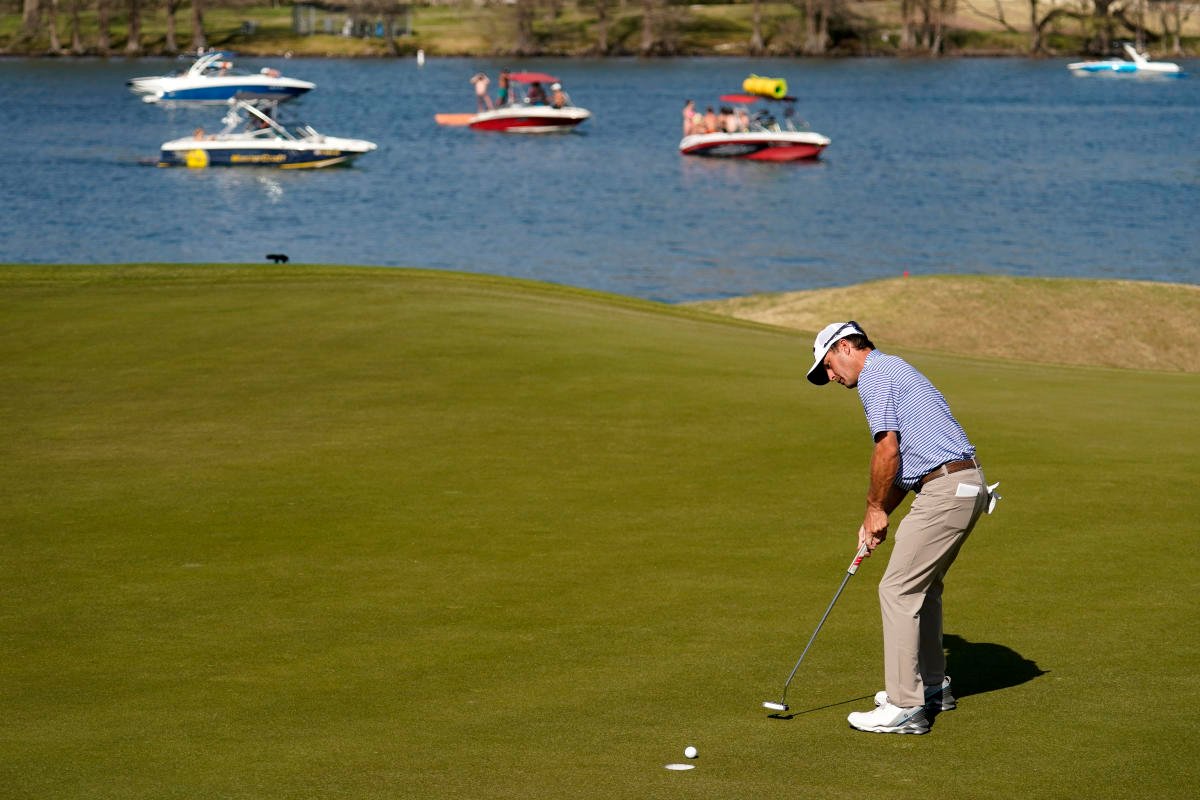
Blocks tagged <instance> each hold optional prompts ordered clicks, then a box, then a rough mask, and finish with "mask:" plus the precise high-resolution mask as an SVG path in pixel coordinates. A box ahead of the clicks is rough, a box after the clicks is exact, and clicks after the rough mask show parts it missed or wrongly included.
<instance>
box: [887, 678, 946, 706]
mask: <svg viewBox="0 0 1200 800" xmlns="http://www.w3.org/2000/svg"><path fill="white" fill-rule="evenodd" d="M886 702H888V696H887V692H885V691H883V690H882V689H881V690H879V691H878V692H876V693H875V705H877V706H881V705H883V704H884V703H886ZM925 707H926V708H928V709H929V710H930V711H953V710H954V709H956V708H958V703H957V702H955V700H954V694H953V693H952V692H951V691H950V676H949V675H947V676H946V678H945V679H944V680H943V681H942V685H941V686H926V687H925Z"/></svg>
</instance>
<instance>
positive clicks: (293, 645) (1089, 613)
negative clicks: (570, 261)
mask: <svg viewBox="0 0 1200 800" xmlns="http://www.w3.org/2000/svg"><path fill="white" fill-rule="evenodd" d="M879 344H880V345H881V346H884V347H886V345H887V343H886V342H879ZM808 348H809V337H808V336H807V335H800V334H791V333H788V332H786V331H783V330H780V329H769V328H765V327H759V326H754V325H750V324H748V323H739V322H736V321H732V320H723V319H720V318H716V317H709V316H705V315H702V314H700V313H698V312H692V311H688V310H683V309H677V308H671V307H665V306H659V305H655V304H651V303H643V302H639V301H632V300H626V299H621V298H612V297H608V296H604V295H598V294H594V293H590V292H584V291H577V290H571V289H566V288H560V287H552V286H542V285H536V284H530V283H523V282H517V281H509V280H505V279H500V278H488V277H473V276H465V275H454V274H449V273H430V272H417V271H407V270H397V269H352V268H318V267H300V266H292V267H270V266H253V267H252V266H245V267H241V266H195V267H191V266H156V265H133V266H117V267H107V266H82V267H71V266H8V267H0V419H2V420H3V424H4V430H5V436H4V437H3V440H2V441H0V579H2V580H3V585H4V601H3V603H0V641H3V643H4V658H3V659H0V687H3V690H2V691H3V697H2V702H3V708H4V714H3V727H2V731H3V733H2V735H0V781H2V782H3V785H4V786H5V787H6V794H7V795H8V796H12V797H30V798H33V797H36V798H74V797H78V798H96V797H121V798H173V797H178V798H196V797H227V798H261V797H279V798H292V797H296V798H300V797H304V798H311V797H339V798H347V797H350V798H373V797H388V798H395V797H406V798H407V797H412V798H417V797H421V798H479V797H490V798H530V797H573V798H605V799H606V800H609V799H611V798H630V799H631V800H632V799H633V798H638V799H639V800H640V799H642V798H667V797H672V798H674V797H690V798H733V797H780V798H783V797H787V798H792V797H820V798H859V797H868V796H869V797H874V796H886V797H916V796H941V797H974V798H1012V797H1062V798H1068V797H1080V796H1087V797H1099V798H1128V797H1183V796H1190V794H1191V778H1192V776H1193V774H1194V772H1195V768H1194V766H1193V765H1192V763H1191V761H1190V759H1189V755H1190V752H1191V745H1192V743H1194V741H1195V735H1194V733H1193V725H1192V723H1191V720H1190V715H1191V714H1192V713H1193V709H1194V708H1195V705H1196V703H1195V701H1196V699H1197V692H1196V689H1195V688H1194V687H1195V680H1194V675H1193V674H1192V673H1193V672H1194V667H1195V664H1196V663H1197V661H1198V659H1197V655H1198V653H1197V642H1198V641H1200V637H1198V636H1197V633H1198V630H1197V628H1198V625H1197V622H1196V619H1195V615H1194V614H1193V610H1194V605H1195V601H1194V595H1195V589H1196V584H1197V580H1196V577H1195V576H1196V574H1197V568H1198V567H1200V563H1198V561H1200V558H1198V548H1197V545H1196V539H1195V536H1194V532H1193V528H1194V522H1195V520H1196V519H1197V517H1198V516H1200V501H1197V499H1196V493H1195V487H1196V485H1197V483H1198V481H1200V461H1198V460H1197V458H1196V457H1195V453H1196V451H1197V445H1198V444H1200V441H1198V440H1200V436H1198V435H1197V434H1196V432H1195V427H1194V425H1193V424H1192V421H1193V417H1194V414H1195V410H1196V407H1197V400H1198V399H1200V377H1198V376H1195V375H1166V374H1161V373H1148V372H1136V371H1116V370H1105V369H1082V368H1063V367H1039V366H1027V365H1020V364H1014V363H1008V362H998V361H990V360H979V359H964V358H959V357H955V356H951V355H945V354H931V353H925V352H908V351H902V352H904V353H905V354H906V355H909V356H910V357H911V358H912V360H913V361H914V362H915V363H916V364H917V365H918V366H919V367H921V368H922V369H923V370H924V371H926V373H927V374H929V375H930V376H931V377H932V378H933V379H934V381H935V382H936V383H938V385H939V387H940V388H941V389H942V390H943V391H944V392H945V393H946V395H947V396H948V397H949V398H950V401H951V403H952V405H953V407H954V409H955V411H956V412H957V414H958V416H959V418H960V420H961V421H962V422H963V424H964V425H965V426H966V428H967V430H968V431H969V432H970V433H971V434H972V436H973V438H974V439H975V440H976V442H977V444H978V445H979V448H980V454H981V458H982V460H983V462H984V464H985V466H986V469H987V473H988V477H989V478H990V479H991V480H1001V481H1002V482H1003V483H1002V486H1001V493H1002V494H1004V495H1005V497H1006V499H1005V500H1003V501H1002V503H1001V508H1000V510H999V511H998V512H997V514H996V515H995V516H993V517H991V518H988V519H986V520H984V521H983V522H982V523H981V525H980V527H979V529H978V530H977V531H976V533H975V534H973V536H972V538H971V540H970V542H969V543H968V545H967V547H966V548H965V549H964V551H963V554H962V556H961V558H960V560H959V563H958V564H957V565H956V566H955V568H954V570H953V571H952V573H951V575H950V578H949V581H948V586H947V595H946V614H947V633H948V634H949V635H948V637H947V644H948V646H949V657H950V666H951V674H952V675H953V676H954V680H955V686H956V688H957V689H958V694H959V696H960V707H959V709H958V710H957V711H954V712H952V713H947V714H944V715H942V716H941V717H939V719H938V720H937V722H936V724H935V726H934V729H933V732H932V734H931V735H929V736H925V737H882V736H868V735H866V734H861V733H855V732H853V731H851V730H850V729H849V728H848V727H847V726H846V724H845V715H846V713H848V712H849V711H850V710H853V709H855V708H862V707H864V706H865V705H866V704H868V703H869V699H868V698H869V695H870V694H871V693H873V692H874V691H875V690H876V689H878V688H880V687H881V678H880V663H879V661H880V656H879V651H880V643H879V621H878V618H877V610H876V604H875V597H874V583H875V581H876V580H877V578H878V576H879V574H880V572H881V569H882V560H883V559H882V558H877V559H872V560H869V561H868V562H867V563H866V564H865V565H864V567H863V569H862V570H861V571H860V572H859V575H858V577H856V578H855V579H854V580H853V581H851V583H850V585H849V586H848V588H847V590H846V593H845V594H844V595H843V598H842V600H841V601H840V602H839V605H838V607H837V608H836V609H835V610H834V613H833V615H832V616H831V618H830V620H829V622H828V623H827V624H826V626H825V629H824V630H823V632H822V634H821V638H820V639H819V640H818V642H817V644H816V645H815V647H814V649H813V651H812V652H811V653H810V654H809V657H808V660H807V662H806V663H805V665H804V666H803V667H802V668H801V672H800V673H799V674H798V675H797V678H796V682H795V684H794V685H793V689H792V692H791V694H790V696H789V697H790V702H791V704H792V707H793V709H794V710H796V711H798V712H801V713H797V714H796V715H795V716H794V717H793V718H791V719H787V720H780V719H769V718H767V717H766V716H765V712H764V711H763V710H762V709H761V708H759V703H760V702H761V701H763V700H766V699H776V698H777V697H778V692H779V689H780V687H781V684H782V681H783V679H784V678H785V677H786V675H787V672H788V670H789V669H790V668H791V666H792V664H793V662H794V660H795V658H796V657H797V656H798V655H799V649H800V648H801V647H802V646H803V643H804V641H805V640H806V639H807V638H808V635H809V633H810V632H811V630H812V626H813V625H814V624H815V623H816V620H817V618H818V617H819V615H820V612H821V611H822V610H823V609H824V607H825V605H826V603H827V602H828V600H829V598H830V597H831V595H832V592H833V590H834V589H835V588H836V585H837V582H838V581H839V580H840V578H841V574H842V573H841V570H842V569H843V568H844V566H845V564H846V562H847V561H848V560H849V558H850V556H851V554H852V553H853V550H854V540H853V533H854V531H855V530H856V529H857V526H858V523H859V521H860V513H861V508H860V504H861V498H862V494H863V491H864V486H865V484H864V477H865V470H866V462H867V457H868V450H869V437H868V435H867V432H866V428H865V424H864V422H863V420H862V412H861V408H860V406H859V404H858V400H857V397H856V395H855V394H854V393H853V392H848V391H845V390H843V389H841V388H839V387H832V388H826V389H823V390H818V389H815V388H813V387H811V386H809V385H808V384H806V383H805V382H804V380H803V371H804V369H805V368H806V367H807V366H808V362H809V355H808ZM885 550H886V548H885ZM688 744H694V745H696V746H697V747H699V749H700V758H699V759H698V761H697V762H696V763H697V765H698V768H697V769H696V770H694V771H692V772H689V773H680V774H676V773H669V772H667V771H665V770H664V769H663V768H662V766H663V764H665V763H668V762H672V761H682V760H683V758H682V750H683V748H684V746H686V745H688Z"/></svg>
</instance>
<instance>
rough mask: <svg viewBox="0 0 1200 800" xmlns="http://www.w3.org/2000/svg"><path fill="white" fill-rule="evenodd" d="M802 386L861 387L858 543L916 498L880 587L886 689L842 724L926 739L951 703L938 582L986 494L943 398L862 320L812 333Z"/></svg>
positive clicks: (875, 541) (883, 533)
mask: <svg viewBox="0 0 1200 800" xmlns="http://www.w3.org/2000/svg"><path fill="white" fill-rule="evenodd" d="M808 380H809V381H810V382H811V383H814V384H816V385H818V386H823V385H824V384H827V383H829V382H830V381H835V382H837V383H840V384H842V385H843V386H845V387H846V388H847V389H853V388H855V387H857V388H858V395H859V398H860V399H861V400H862V404H863V410H864V411H865V412H866V415H867V424H868V425H869V426H870V429H871V436H872V437H873V438H874V441H875V447H874V451H873V452H872V454H871V471H870V478H871V484H870V489H869V490H868V492H867V509H866V514H865V515H864V517H863V524H862V527H861V528H860V529H859V531H858V540H859V545H860V547H861V546H862V545H866V547H867V550H868V551H873V550H874V549H875V548H876V547H878V546H879V545H880V543H881V542H883V540H884V539H886V538H887V532H888V515H889V514H891V513H892V511H894V510H895V509H896V507H897V506H899V505H900V501H901V500H903V499H904V497H905V495H907V494H908V492H910V491H913V492H916V493H917V496H916V499H915V500H913V503H912V508H911V509H910V510H909V512H908V514H907V515H905V517H904V519H903V520H902V521H901V522H900V525H899V527H898V528H897V529H896V542H895V546H894V547H893V549H892V557H891V560H890V561H889V562H888V566H887V570H886V571H885V572H884V574H883V578H882V580H880V582H879V608H880V611H881V612H882V615H883V673H884V684H885V687H884V690H883V691H881V692H879V693H878V694H876V695H875V703H876V708H875V709H874V710H873V711H864V712H855V713H853V714H851V715H850V716H849V717H848V720H849V722H850V725H851V726H852V727H854V728H857V729H858V730H860V731H872V732H874V733H928V732H929V719H930V716H931V712H932V714H936V713H937V712H938V711H948V710H950V709H952V708H954V706H955V702H954V695H953V694H952V693H951V691H950V678H949V677H948V676H947V675H946V656H945V652H944V651H943V650H942V579H943V578H945V576H946V571H947V570H949V569H950V565H951V564H953V563H954V559H955V557H956V556H957V555H958V551H959V549H960V548H961V547H962V545H963V542H964V541H966V538H967V535H968V534H969V533H970V532H971V529H972V528H973V527H974V526H975V522H976V520H978V519H979V516H980V514H982V513H983V512H984V511H985V510H987V511H989V512H990V510H991V505H992V503H991V501H990V498H991V489H989V487H988V485H987V483H986V482H985V481H984V477H983V471H982V470H981V469H980V467H979V462H978V461H977V460H976V458H975V447H974V445H972V444H971V441H970V440H969V439H968V438H967V434H966V433H965V432H964V431H963V429H962V426H961V425H959V424H958V422H957V421H956V420H955V419H954V416H953V415H952V414H951V413H950V407H949V406H948V405H947V404H946V399H945V398H944V397H942V394H941V392H939V391H938V390H937V389H935V388H934V386H933V384H932V383H930V382H929V380H928V379H927V378H926V377H925V376H924V375H922V374H921V373H920V372H918V371H917V370H916V369H914V368H913V367H912V366H911V365H910V364H908V363H907V362H906V361H904V360H903V359H901V358H899V357H897V356H891V355H887V354H886V353H882V352H880V351H879V350H876V349H875V345H874V344H872V342H871V340H870V339H868V338H867V334H866V332H865V331H863V329H862V327H861V326H859V324H858V323H856V322H854V321H850V322H835V323H833V324H831V325H827V326H826V327H825V329H824V330H822V331H821V332H820V333H819V334H817V338H816V341H814V342H813V365H812V369H810V370H809V371H808ZM992 488H995V487H992Z"/></svg>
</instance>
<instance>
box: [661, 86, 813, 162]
mask: <svg viewBox="0 0 1200 800" xmlns="http://www.w3.org/2000/svg"><path fill="white" fill-rule="evenodd" d="M742 88H743V90H745V94H725V95H721V101H722V102H723V103H726V104H728V105H726V106H724V107H722V113H721V114H720V115H719V116H717V115H716V114H713V113H712V110H711V109H709V112H710V113H708V114H703V115H701V114H695V115H685V129H684V136H683V139H682V140H680V142H679V152H680V153H682V154H683V155H688V156H706V157H710V158H740V159H746V160H748V161H802V160H809V159H815V158H817V157H819V156H820V155H821V152H822V151H823V150H824V149H825V148H826V147H828V146H829V144H830V139H829V137H827V136H824V135H822V134H820V133H817V132H815V131H812V130H810V129H809V127H808V124H807V123H806V122H804V120H802V119H799V118H798V117H796V114H795V101H796V98H795V97H791V96H789V95H788V94H787V83H786V82H785V81H784V80H782V79H775V78H761V77H759V76H757V75H751V76H750V77H749V78H747V79H746V80H745V81H744V82H743V84H742ZM760 100H761V101H764V102H766V103H778V104H779V105H780V109H779V113H778V114H776V113H775V111H774V110H772V109H771V108H770V107H765V108H760V109H758V110H757V111H755V112H754V113H753V114H751V113H750V106H751V105H753V104H755V103H757V102H759V101H760ZM688 116H690V119H688V118H687V117H688Z"/></svg>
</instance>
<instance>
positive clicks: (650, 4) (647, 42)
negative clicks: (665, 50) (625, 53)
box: [638, 0, 658, 55]
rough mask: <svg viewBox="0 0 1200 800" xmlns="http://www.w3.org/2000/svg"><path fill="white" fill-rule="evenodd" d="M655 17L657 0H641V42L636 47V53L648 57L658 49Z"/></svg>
mask: <svg viewBox="0 0 1200 800" xmlns="http://www.w3.org/2000/svg"><path fill="white" fill-rule="evenodd" d="M657 17H658V0H642V42H641V44H640V45H639V46H638V52H639V53H641V54H642V55H649V54H651V53H653V52H654V51H655V50H656V49H657V47H658V34H657V33H656V32H655V24H654V23H655V22H656V21H657Z"/></svg>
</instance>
